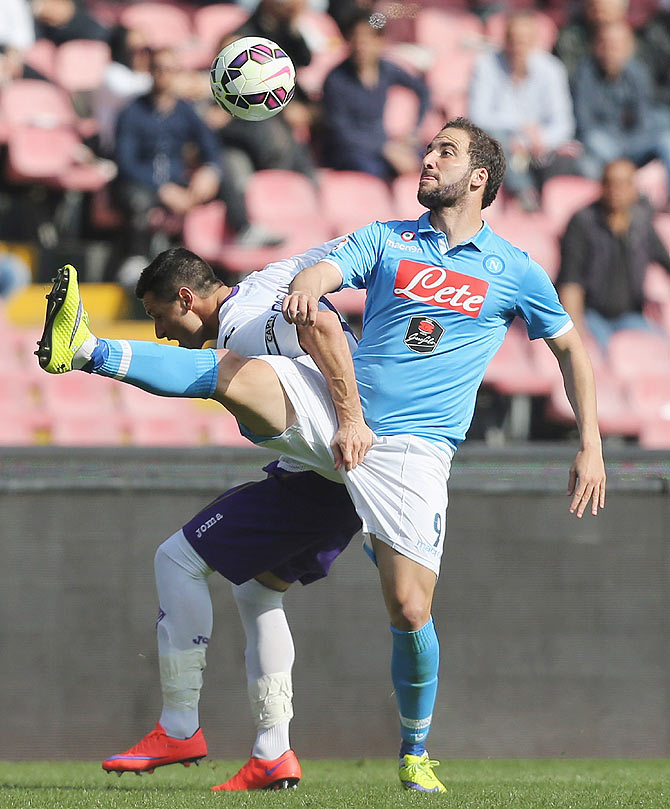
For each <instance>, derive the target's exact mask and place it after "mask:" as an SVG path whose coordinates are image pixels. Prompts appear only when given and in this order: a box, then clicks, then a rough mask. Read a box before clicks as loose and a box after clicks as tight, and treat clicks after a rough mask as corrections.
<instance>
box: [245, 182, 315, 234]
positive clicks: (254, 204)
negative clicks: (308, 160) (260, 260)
mask: <svg viewBox="0 0 670 809" xmlns="http://www.w3.org/2000/svg"><path fill="white" fill-rule="evenodd" d="M245 199H246V202H247V209H248V212H249V219H250V220H252V221H253V222H259V223H260V224H263V225H266V226H267V227H269V228H272V229H277V228H278V229H280V230H281V228H282V227H283V226H285V225H286V224H289V225H291V226H294V225H295V224H296V223H299V222H309V220H311V219H313V218H314V217H315V215H316V211H317V210H318V200H317V194H316V189H315V187H314V184H313V183H312V181H311V180H309V179H308V178H307V177H305V175H304V174H299V173H298V172H296V171H284V170H282V169H264V170H262V171H257V172H255V173H254V174H252V175H251V177H250V179H249V182H248V184H247V188H246V191H245Z"/></svg>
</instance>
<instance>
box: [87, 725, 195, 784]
mask: <svg viewBox="0 0 670 809" xmlns="http://www.w3.org/2000/svg"><path fill="white" fill-rule="evenodd" d="M206 755H207V742H206V741H205V737H204V736H203V733H202V730H201V729H200V728H198V729H197V730H196V732H195V733H194V734H193V736H191V737H189V738H188V739H175V738H174V737H173V736H168V735H167V733H166V732H165V731H164V730H163V727H162V726H161V724H160V722H156V727H155V728H154V729H153V730H152V731H151V733H149V734H147V735H146V736H145V737H144V738H143V739H140V741H139V742H138V743H137V744H136V745H135V746H134V747H131V748H130V750H126V752H125V753H117V754H116V755H115V756H112V757H111V758H108V759H107V760H106V761H103V762H102V768H103V770H107V772H116V773H118V774H119V775H121V773H124V772H134V773H137V774H138V775H140V774H141V773H143V772H148V773H152V772H153V771H154V770H155V769H156V767H164V766H165V765H166V764H183V765H184V766H185V767H188V765H189V764H190V763H191V762H192V761H195V763H196V764H197V763H198V761H199V760H200V759H201V758H204V757H205V756H206Z"/></svg>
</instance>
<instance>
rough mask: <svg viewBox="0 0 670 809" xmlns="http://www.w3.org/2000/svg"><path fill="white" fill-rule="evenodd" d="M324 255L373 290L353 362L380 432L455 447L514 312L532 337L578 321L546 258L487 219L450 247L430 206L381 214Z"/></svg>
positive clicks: (347, 281)
mask: <svg viewBox="0 0 670 809" xmlns="http://www.w3.org/2000/svg"><path fill="white" fill-rule="evenodd" d="M325 260H326V261H328V262H330V263H332V264H334V265H335V266H336V267H337V268H338V269H339V270H340V271H341V273H342V278H343V283H342V286H348V287H355V288H357V289H367V302H366V305H365V313H364V316H363V335H362V338H361V341H360V343H359V344H358V348H357V350H356V352H355V353H354V365H355V368H356V378H357V380H358V390H359V393H360V397H361V401H362V404H363V412H364V414H365V419H366V421H367V423H368V425H369V426H370V428H371V429H372V430H373V431H374V432H375V433H376V434H377V435H394V434H397V433H410V434H412V435H417V436H421V437H422V438H426V439H428V440H430V441H447V442H448V443H450V444H452V445H453V446H454V447H455V446H456V445H457V444H458V443H459V442H461V441H462V440H463V439H464V438H465V434H466V432H467V430H468V428H469V426H470V422H471V421H472V415H473V412H474V408H475V401H476V397H477V389H478V388H479V385H480V383H481V381H482V377H483V376H484V372H485V370H486V367H487V366H488V364H489V362H490V361H491V358H492V357H493V355H494V354H495V353H496V351H497V350H498V349H499V348H500V345H501V344H502V341H503V339H504V337H505V334H506V332H507V329H508V328H509V325H510V323H511V322H512V320H513V319H514V317H515V316H516V315H518V316H520V317H522V318H523V320H524V321H525V323H526V328H527V330H528V336H529V337H530V338H531V340H533V339H536V338H539V337H545V338H546V337H558V336H559V335H560V334H563V333H564V332H566V331H568V330H569V329H570V328H571V327H572V321H571V320H570V317H569V316H568V315H567V313H566V312H565V310H564V309H563V307H562V306H561V304H560V302H559V300H558V295H557V294H556V290H555V289H554V286H553V284H552V283H551V280H550V279H549V277H548V276H547V274H546V273H545V271H544V270H543V269H542V267H540V265H539V264H537V263H536V262H535V261H533V260H532V259H531V258H530V257H529V256H528V254H527V253H524V252H523V251H522V250H519V249H518V248H516V247H514V246H513V245H511V244H510V243H509V242H507V241H505V239H502V238H500V236H497V235H496V234H495V233H494V232H493V231H492V230H491V228H490V227H489V226H488V225H487V224H486V223H484V225H483V227H482V228H481V230H480V231H479V232H478V233H477V234H476V235H475V236H474V237H473V238H472V239H470V240H469V241H467V242H463V243H461V244H457V245H456V246H455V247H452V248H449V245H448V243H447V237H446V235H445V234H444V233H442V232H440V231H437V230H435V229H434V228H433V226H432V225H431V224H430V221H429V213H425V214H424V215H423V216H421V217H420V218H419V220H418V221H413V220H409V221H393V222H373V223H372V224H371V225H367V226H366V227H364V228H361V229H360V230H357V231H355V232H354V233H352V234H351V235H350V236H348V237H347V238H346V239H345V240H344V241H342V242H341V243H340V244H339V245H338V246H337V247H336V248H335V249H334V250H333V251H332V252H331V253H330V254H329V255H328V256H327V257H326V259H325Z"/></svg>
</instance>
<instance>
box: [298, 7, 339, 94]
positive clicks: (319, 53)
mask: <svg viewBox="0 0 670 809" xmlns="http://www.w3.org/2000/svg"><path fill="white" fill-rule="evenodd" d="M299 25H300V31H301V33H302V34H303V36H304V37H305V39H306V41H307V42H308V44H309V46H310V49H311V51H312V58H311V60H310V63H309V64H308V65H304V66H303V67H299V68H298V69H297V70H296V75H297V80H298V83H299V84H300V87H301V88H302V89H303V90H304V91H305V92H306V93H307V94H308V95H309V96H310V97H312V98H313V99H319V98H320V97H321V91H322V88H323V82H324V81H325V79H326V76H327V75H328V74H329V73H330V71H331V70H332V69H333V68H334V67H336V66H337V65H339V64H340V62H342V61H344V59H346V57H347V55H348V49H347V46H346V44H345V42H344V40H343V39H342V34H341V33H340V29H339V28H338V27H337V23H336V22H335V20H333V18H332V17H331V16H330V15H329V14H325V13H321V12H318V11H309V10H307V11H304V12H303V13H302V14H301V15H300V20H299Z"/></svg>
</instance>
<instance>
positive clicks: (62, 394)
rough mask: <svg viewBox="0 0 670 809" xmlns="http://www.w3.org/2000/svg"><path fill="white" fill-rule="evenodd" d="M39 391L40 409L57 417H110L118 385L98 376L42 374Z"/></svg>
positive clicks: (76, 373) (116, 408) (74, 373)
mask: <svg viewBox="0 0 670 809" xmlns="http://www.w3.org/2000/svg"><path fill="white" fill-rule="evenodd" d="M38 385H39V391H40V395H41V398H42V404H43V407H44V408H45V409H46V410H47V411H48V412H49V413H52V414H54V415H56V416H59V415H60V414H66V415H67V414H70V415H82V414H98V415H100V417H104V416H111V415H112V414H114V413H115V412H116V411H117V410H118V404H117V401H118V400H117V396H116V394H117V387H120V385H119V383H118V382H115V381H114V380H111V379H108V378H106V377H102V376H96V375H93V374H85V373H80V372H73V373H70V374H60V375H56V376H53V375H49V374H44V373H43V374H42V377H40V379H39V382H38Z"/></svg>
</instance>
